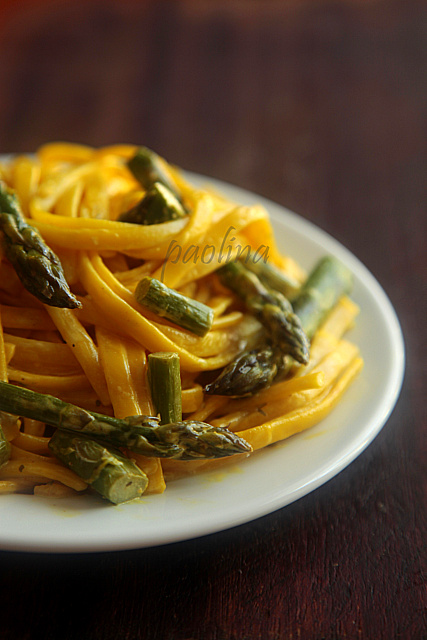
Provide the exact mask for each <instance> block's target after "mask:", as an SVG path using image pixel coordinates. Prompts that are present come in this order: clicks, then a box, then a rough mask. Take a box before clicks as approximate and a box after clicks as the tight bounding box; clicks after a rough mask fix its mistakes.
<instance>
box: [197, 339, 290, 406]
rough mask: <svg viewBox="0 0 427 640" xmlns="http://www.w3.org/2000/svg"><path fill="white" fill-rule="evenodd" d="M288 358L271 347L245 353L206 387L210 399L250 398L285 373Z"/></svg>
mask: <svg viewBox="0 0 427 640" xmlns="http://www.w3.org/2000/svg"><path fill="white" fill-rule="evenodd" d="M289 363H290V358H289V356H284V355H283V353H282V352H281V351H280V350H279V349H277V348H276V349H274V348H273V347H271V346H270V345H264V346H260V347H259V348H258V349H253V350H252V351H245V352H244V353H242V354H241V355H240V356H238V357H237V358H236V360H234V361H233V362H231V363H230V364H229V365H228V366H227V367H225V368H224V369H223V371H222V372H221V373H220V375H219V376H218V377H217V378H216V379H215V380H214V381H213V382H211V383H210V384H208V385H206V386H205V392H206V393H208V394H210V395H222V396H238V397H244V396H251V395H254V394H255V393H257V392H258V391H261V389H266V388H267V387H270V386H271V385H272V383H273V382H277V380H278V378H279V376H280V375H281V374H282V373H283V372H285V371H288V368H289V367H288V366H287V365H289Z"/></svg>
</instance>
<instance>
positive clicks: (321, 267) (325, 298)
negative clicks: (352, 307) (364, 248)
mask: <svg viewBox="0 0 427 640" xmlns="http://www.w3.org/2000/svg"><path fill="white" fill-rule="evenodd" d="M352 286H353V276H352V273H351V271H350V270H349V269H348V268H347V267H346V266H344V265H343V264H342V263H341V262H340V261H339V260H337V259H336V258H333V257H332V256H325V257H324V258H322V259H321V260H320V261H319V262H318V263H317V264H316V266H315V268H314V269H313V270H312V272H311V273H310V275H309V277H308V278H307V280H306V281H305V283H304V284H303V286H302V287H301V289H300V291H299V293H298V295H297V296H296V298H295V299H294V300H293V301H292V306H293V308H294V311H295V313H296V314H297V315H298V317H299V318H300V320H301V324H302V326H303V327H304V330H305V332H306V334H307V335H308V337H309V338H312V337H313V336H314V334H315V333H316V331H317V329H318V328H319V326H320V325H321V323H322V322H323V320H324V319H325V318H326V316H327V315H328V313H329V312H330V311H331V310H332V309H333V308H334V307H335V305H336V304H337V302H338V300H339V299H340V298H341V297H342V296H343V295H346V294H348V293H350V291H351V289H352Z"/></svg>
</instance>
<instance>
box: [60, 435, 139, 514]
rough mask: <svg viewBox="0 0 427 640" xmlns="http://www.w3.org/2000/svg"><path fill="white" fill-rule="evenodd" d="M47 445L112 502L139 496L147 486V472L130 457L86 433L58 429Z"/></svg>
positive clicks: (66, 464) (116, 502)
mask: <svg viewBox="0 0 427 640" xmlns="http://www.w3.org/2000/svg"><path fill="white" fill-rule="evenodd" d="M49 449H50V450H51V451H52V453H53V454H54V455H55V456H56V457H57V458H58V459H59V460H60V461H61V462H62V463H63V464H65V466H67V467H68V468H69V469H71V470H72V471H74V473H76V474H77V475H78V476H79V477H80V478H82V480H84V481H85V482H87V483H88V484H90V485H91V487H93V489H95V491H97V492H98V493H100V494H101V495H102V496H104V497H105V498H107V500H110V502H113V503H114V504H120V503H122V502H128V501H129V500H134V499H135V498H139V497H140V496H141V495H142V494H143V493H144V491H145V489H146V488H147V485H148V478H147V476H146V475H145V473H144V472H143V471H141V470H140V469H139V468H138V467H137V466H136V464H134V462H132V460H130V459H129V458H126V457H125V456H124V455H123V454H122V453H121V452H120V451H119V450H117V449H114V448H113V447H111V446H107V445H105V444H103V443H101V442H98V441H96V440H94V439H92V438H89V437H88V436H84V435H81V434H76V433H72V432H71V431H61V430H59V429H58V431H56V432H55V433H54V434H53V436H52V438H51V439H50V441H49Z"/></svg>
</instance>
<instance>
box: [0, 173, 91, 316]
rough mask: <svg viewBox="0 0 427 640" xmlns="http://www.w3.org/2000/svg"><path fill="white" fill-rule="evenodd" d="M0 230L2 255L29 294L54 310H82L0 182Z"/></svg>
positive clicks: (15, 200)
mask: <svg viewBox="0 0 427 640" xmlns="http://www.w3.org/2000/svg"><path fill="white" fill-rule="evenodd" d="M0 230H1V231H2V232H3V247H4V252H5V255H6V257H7V259H8V260H9V261H10V263H11V264H12V265H13V267H14V269H15V271H16V273H17V275H18V277H19V279H20V280H21V282H22V284H23V285H24V287H25V288H26V289H27V290H28V291H29V292H30V293H31V294H33V295H34V296H35V297H36V298H38V299H39V300H41V302H43V303H44V304H48V305H50V306H53V307H65V308H67V309H75V308H77V307H81V304H80V302H79V301H78V300H77V299H76V298H75V296H74V295H73V294H72V293H71V291H70V289H69V286H68V283H67V281H66V279H65V276H64V272H63V270H62V265H61V263H60V261H59V258H58V256H57V255H55V253H54V252H53V251H51V249H49V247H48V246H47V245H46V244H45V243H44V242H43V239H42V237H41V236H40V234H39V232H38V231H37V229H35V228H34V227H32V226H31V225H29V224H28V223H27V222H26V221H25V218H24V216H23V214H22V211H21V208H20V206H19V202H18V198H17V197H16V195H15V194H14V193H13V192H12V191H11V190H10V189H8V188H7V186H6V185H5V184H4V183H2V182H0Z"/></svg>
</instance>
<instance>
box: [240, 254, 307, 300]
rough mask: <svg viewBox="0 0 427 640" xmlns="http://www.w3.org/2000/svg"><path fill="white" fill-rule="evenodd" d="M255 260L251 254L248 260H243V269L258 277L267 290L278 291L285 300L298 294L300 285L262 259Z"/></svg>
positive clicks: (254, 256)
mask: <svg viewBox="0 0 427 640" xmlns="http://www.w3.org/2000/svg"><path fill="white" fill-rule="evenodd" d="M255 258H256V255H255V254H254V253H253V252H252V253H251V254H250V255H249V257H248V259H247V260H244V265H245V267H246V268H247V269H249V271H252V273H254V274H255V275H256V276H258V278H259V279H260V280H261V282H262V283H263V285H265V286H266V287H267V288H268V289H273V291H278V292H279V293H281V294H282V295H284V296H285V297H286V298H289V299H291V298H293V297H294V296H295V294H296V293H297V292H298V290H299V288H300V284H299V283H298V282H297V281H296V280H294V279H293V278H291V277H290V276H288V275H286V274H284V273H283V272H282V271H280V269H278V268H277V267H275V266H274V265H273V264H270V263H269V262H265V261H264V260H263V259H258V260H256V259H255Z"/></svg>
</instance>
